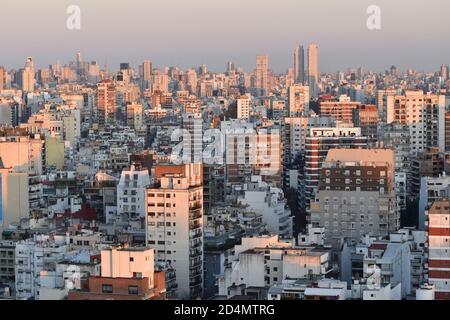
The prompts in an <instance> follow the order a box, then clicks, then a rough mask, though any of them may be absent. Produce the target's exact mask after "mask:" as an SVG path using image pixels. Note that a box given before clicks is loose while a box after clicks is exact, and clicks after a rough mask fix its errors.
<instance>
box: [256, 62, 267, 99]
mask: <svg viewBox="0 0 450 320" xmlns="http://www.w3.org/2000/svg"><path fill="white" fill-rule="evenodd" d="M269 84H270V82H269V56H267V55H259V56H256V71H255V91H256V96H264V95H267V94H268V93H269V90H270V88H269Z"/></svg>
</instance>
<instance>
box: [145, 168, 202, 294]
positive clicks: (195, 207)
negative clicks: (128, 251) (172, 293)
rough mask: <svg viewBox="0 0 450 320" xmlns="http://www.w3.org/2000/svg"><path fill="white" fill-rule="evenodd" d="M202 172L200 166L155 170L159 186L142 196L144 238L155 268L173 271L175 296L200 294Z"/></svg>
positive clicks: (149, 189) (150, 188) (148, 190)
mask: <svg viewBox="0 0 450 320" xmlns="http://www.w3.org/2000/svg"><path fill="white" fill-rule="evenodd" d="M202 172H203V169H202V165H201V164H190V165H181V166H160V167H157V168H155V174H154V176H155V177H156V179H157V180H159V185H158V186H154V187H149V188H148V189H147V193H146V204H147V206H146V208H147V215H146V239H147V245H148V246H149V247H151V248H154V249H155V255H156V256H155V265H156V266H158V267H160V268H161V269H163V270H167V269H169V270H172V269H175V275H176V283H177V285H178V289H177V297H178V298H180V299H189V298H190V299H195V298H199V297H201V296H202V294H203V186H202V183H203V174H202Z"/></svg>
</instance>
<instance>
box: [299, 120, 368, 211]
mask: <svg viewBox="0 0 450 320" xmlns="http://www.w3.org/2000/svg"><path fill="white" fill-rule="evenodd" d="M335 148H346V149H360V148H367V137H363V136H361V129H360V128H312V129H311V130H310V132H309V136H308V137H307V138H306V141H305V166H304V169H303V172H302V173H301V174H300V175H299V187H300V188H301V190H300V193H299V194H300V205H301V207H302V208H303V209H304V210H306V213H308V212H309V204H310V202H311V201H313V200H314V194H315V191H316V190H317V189H318V187H319V180H320V170H321V168H322V164H323V162H324V161H325V159H326V157H327V155H328V151H329V150H330V149H335ZM353 152H354V153H355V154H356V153H357V152H356V150H355V151H353Z"/></svg>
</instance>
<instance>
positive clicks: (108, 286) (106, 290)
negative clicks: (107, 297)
mask: <svg viewBox="0 0 450 320" xmlns="http://www.w3.org/2000/svg"><path fill="white" fill-rule="evenodd" d="M102 292H103V293H113V286H112V285H111V284H104V285H102Z"/></svg>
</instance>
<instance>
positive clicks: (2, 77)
mask: <svg viewBox="0 0 450 320" xmlns="http://www.w3.org/2000/svg"><path fill="white" fill-rule="evenodd" d="M5 88H6V70H5V68H4V67H2V66H0V91H2V90H3V89H5Z"/></svg>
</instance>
